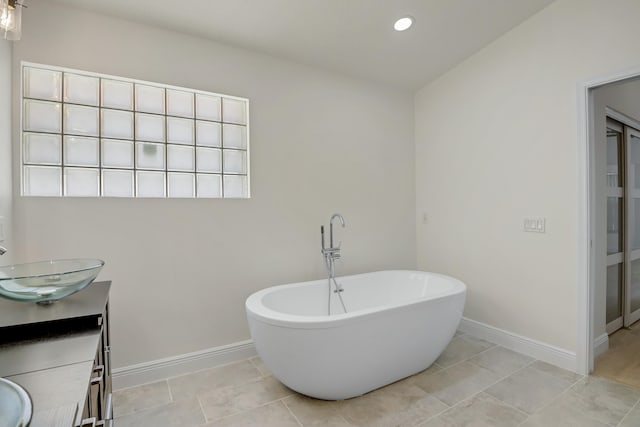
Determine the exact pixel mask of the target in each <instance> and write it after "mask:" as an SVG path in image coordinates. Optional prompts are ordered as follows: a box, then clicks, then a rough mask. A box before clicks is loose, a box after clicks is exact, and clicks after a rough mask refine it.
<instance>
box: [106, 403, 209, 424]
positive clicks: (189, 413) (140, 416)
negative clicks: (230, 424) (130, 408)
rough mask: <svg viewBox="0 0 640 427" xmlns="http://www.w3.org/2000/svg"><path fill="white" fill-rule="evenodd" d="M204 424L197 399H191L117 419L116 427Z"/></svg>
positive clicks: (115, 421)
mask: <svg viewBox="0 0 640 427" xmlns="http://www.w3.org/2000/svg"><path fill="white" fill-rule="evenodd" d="M204 422H205V419H204V414H203V413H202V410H201V409H200V403H199V402H198V399H195V398H192V399H187V400H181V401H180V402H174V403H169V404H167V405H162V406H157V407H155V408H151V409H147V410H144V411H138V412H135V413H133V414H130V415H125V416H123V417H117V418H116V419H115V420H114V423H113V424H114V425H117V426H118V427H158V426H162V427H192V426H199V425H201V424H203V423H204Z"/></svg>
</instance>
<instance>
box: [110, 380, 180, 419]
mask: <svg viewBox="0 0 640 427" xmlns="http://www.w3.org/2000/svg"><path fill="white" fill-rule="evenodd" d="M170 402H171V394H170V393H169V385H168V384H167V382H166V381H159V382H157V383H152V384H145V385H141V386H138V387H132V388H128V389H124V390H118V391H116V392H114V393H113V412H114V414H115V415H116V416H122V415H127V414H131V413H134V412H138V411H141V410H144V409H149V408H153V407H155V406H159V405H165V404H167V403H170Z"/></svg>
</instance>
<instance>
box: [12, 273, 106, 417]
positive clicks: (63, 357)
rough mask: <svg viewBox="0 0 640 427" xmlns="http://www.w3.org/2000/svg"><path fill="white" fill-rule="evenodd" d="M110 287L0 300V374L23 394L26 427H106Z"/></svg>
mask: <svg viewBox="0 0 640 427" xmlns="http://www.w3.org/2000/svg"><path fill="white" fill-rule="evenodd" d="M110 288H111V282H95V283H92V284H90V285H89V286H87V287H86V288H85V289H83V290H82V291H80V292H77V293H75V294H73V295H70V296H68V297H66V298H64V299H62V300H59V301H56V302H54V303H53V304H50V305H37V304H33V303H23V302H15V301H9V300H2V299H0V377H6V378H8V379H10V380H12V381H14V382H15V383H18V384H20V385H21V386H22V387H23V388H25V389H26V390H27V391H28V392H29V394H30V396H31V399H32V403H33V417H32V420H31V424H30V427H54V426H55V427H67V426H68V427H91V426H107V427H111V425H112V418H113V416H112V413H113V411H112V406H111V354H110V351H111V340H110V335H109V290H110Z"/></svg>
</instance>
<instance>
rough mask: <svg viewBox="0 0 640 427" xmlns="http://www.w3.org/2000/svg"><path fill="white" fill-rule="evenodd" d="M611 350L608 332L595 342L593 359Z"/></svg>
mask: <svg viewBox="0 0 640 427" xmlns="http://www.w3.org/2000/svg"><path fill="white" fill-rule="evenodd" d="M607 350H609V334H607V333H606V332H605V333H604V334H602V335H600V336H599V337H596V339H594V340H593V358H594V359H595V358H596V357H598V356H600V355H601V354H602V353H604V352H606V351H607Z"/></svg>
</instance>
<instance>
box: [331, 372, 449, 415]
mask: <svg viewBox="0 0 640 427" xmlns="http://www.w3.org/2000/svg"><path fill="white" fill-rule="evenodd" d="M446 409H448V406H447V405H445V404H444V403H443V402H441V401H440V400H438V399H436V398H435V397H433V396H431V395H429V394H428V393H426V392H425V391H424V390H422V389H421V388H419V387H417V386H415V385H414V384H413V383H412V382H411V381H408V380H403V381H398V382H396V383H394V384H390V385H388V386H386V387H383V388H381V389H378V390H375V391H372V392H371V393H367V394H365V395H363V396H360V397H356V398H354V399H349V400H346V401H344V402H343V404H342V407H341V408H340V413H341V414H342V416H343V417H344V418H345V419H346V420H347V421H348V422H349V423H351V424H353V425H355V426H371V427H373V426H415V425H417V424H419V423H420V422H422V421H424V420H426V419H428V418H431V417H433V416H434V415H436V414H438V413H440V412H442V411H444V410H446Z"/></svg>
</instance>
